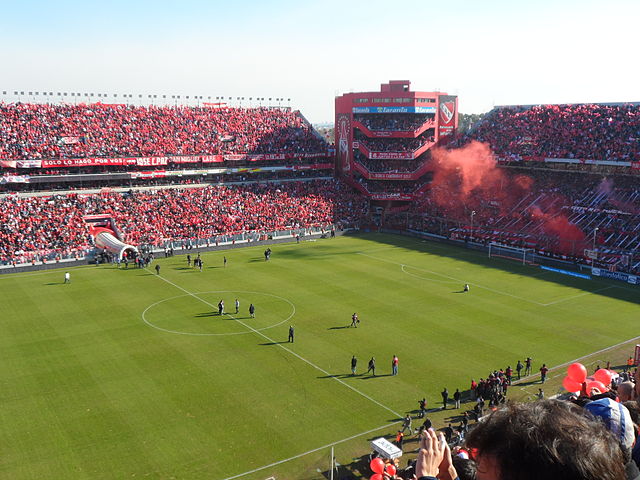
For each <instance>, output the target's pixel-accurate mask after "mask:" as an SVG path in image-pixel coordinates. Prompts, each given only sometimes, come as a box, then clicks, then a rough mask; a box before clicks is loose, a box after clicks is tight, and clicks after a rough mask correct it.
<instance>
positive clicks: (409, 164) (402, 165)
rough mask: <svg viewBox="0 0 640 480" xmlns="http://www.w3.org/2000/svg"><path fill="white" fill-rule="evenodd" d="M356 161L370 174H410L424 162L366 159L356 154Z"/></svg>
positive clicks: (417, 160)
mask: <svg viewBox="0 0 640 480" xmlns="http://www.w3.org/2000/svg"><path fill="white" fill-rule="evenodd" d="M354 159H355V160H356V161H357V162H359V163H361V164H362V165H363V166H364V167H365V168H366V169H367V170H369V171H370V172H376V173H408V172H415V171H416V170H417V169H418V168H419V167H420V166H421V165H422V164H423V163H424V160H423V159H422V158H420V159H417V158H416V159H412V160H376V159H370V158H366V157H365V156H364V155H362V153H360V152H355V155H354Z"/></svg>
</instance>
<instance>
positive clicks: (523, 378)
mask: <svg viewBox="0 0 640 480" xmlns="http://www.w3.org/2000/svg"><path fill="white" fill-rule="evenodd" d="M639 339H640V336H637V337H633V338H630V339H629V340H625V341H624V342H620V343H616V344H615V345H611V346H609V347H606V348H603V349H601V350H598V351H596V352H591V353H589V354H587V355H583V356H582V357H578V358H575V359H573V360H569V361H568V362H565V363H561V364H560V365H556V366H555V367H551V368H549V371H552V370H556V369H558V368H562V367H566V366H567V365H571V364H572V363H575V362H579V361H580V360H584V359H585V358H589V357H591V356H593V355H598V354H599V353H602V352H606V351H607V350H612V349H614V348H617V347H620V346H622V345H624V344H626V343H630V342H635V341H637V340H639ZM536 375H539V374H537V373H533V374H531V375H527V376H526V377H522V378H521V379H520V380H514V381H513V382H512V383H511V384H512V385H517V384H518V383H520V382H523V381H525V380H527V379H528V378H533V377H535V376H536Z"/></svg>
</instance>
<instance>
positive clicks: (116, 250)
mask: <svg viewBox="0 0 640 480" xmlns="http://www.w3.org/2000/svg"><path fill="white" fill-rule="evenodd" d="M84 221H85V223H86V224H87V227H88V228H89V234H90V235H91V236H92V237H93V239H94V241H95V244H96V246H97V247H98V248H103V249H105V250H106V251H108V252H110V253H112V254H113V255H116V256H117V258H118V259H120V260H122V259H123V258H124V257H125V255H126V256H127V257H132V256H133V257H136V256H137V255H138V249H137V248H136V247H134V246H133V245H128V244H126V243H124V239H123V237H122V235H121V234H120V231H119V230H118V228H117V227H116V223H115V221H114V220H113V218H111V216H110V215H85V217H84Z"/></svg>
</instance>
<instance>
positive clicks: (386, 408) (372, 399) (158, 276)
mask: <svg viewBox="0 0 640 480" xmlns="http://www.w3.org/2000/svg"><path fill="white" fill-rule="evenodd" d="M147 270H148V269H147ZM154 277H157V278H159V279H161V280H164V281H165V282H167V283H168V284H170V285H173V286H174V287H176V288H177V289H179V290H182V291H183V292H184V293H186V294H187V295H190V296H192V297H193V298H195V299H197V300H200V301H201V302H202V303H204V304H205V305H209V306H210V307H211V308H212V309H215V308H217V306H215V305H213V304H212V303H209V302H207V301H206V300H205V299H203V298H200V297H199V296H197V295H196V294H195V293H191V292H190V291H189V290H186V289H184V288H182V287H181V286H180V285H176V284H175V283H173V282H172V281H171V280H168V279H166V278H164V277H162V276H160V275H154ZM225 315H227V316H229V317H231V318H233V319H234V320H235V321H236V322H238V323H239V324H240V325H242V326H244V327H245V328H247V329H248V330H251V331H252V332H253V333H255V334H256V335H260V336H261V337H262V338H264V339H265V340H268V341H269V342H271V343H273V344H275V345H277V346H278V347H280V348H282V349H283V350H284V351H286V352H288V353H290V354H291V355H293V356H294V357H296V358H297V359H299V360H302V361H303V362H304V363H306V364H307V365H309V366H311V367H313V368H315V369H316V370H318V371H320V372H322V373H324V374H325V375H326V376H328V377H330V378H331V379H332V380H335V381H336V382H338V383H340V384H342V385H344V386H345V387H347V388H348V389H350V390H352V391H354V392H355V393H357V394H358V395H360V396H362V397H364V398H366V399H367V400H369V401H371V402H373V403H375V404H376V405H378V406H379V407H382V408H384V409H385V410H386V411H388V412H390V413H393V414H394V415H395V416H396V417H398V418H402V417H403V415H401V414H399V413H398V412H396V411H394V410H393V409H391V408H389V407H387V406H386V405H383V404H382V403H380V402H379V401H377V400H376V399H374V398H372V397H370V396H369V395H367V394H366V393H364V392H361V391H360V390H358V389H357V388H355V387H352V386H351V385H349V384H348V383H347V382H344V381H342V380H341V379H339V378H337V377H333V376H332V375H331V374H330V373H329V372H327V371H326V370H325V369H324V368H322V367H319V366H318V365H316V364H315V363H313V362H311V361H309V360H307V359H306V358H304V357H302V356H300V355H298V354H297V353H296V352H294V351H293V350H291V349H289V348H287V347H285V346H284V345H282V344H281V343H278V342H276V341H275V340H274V339H272V338H270V337H268V336H267V335H265V334H264V333H262V332H260V331H258V330H256V329H255V328H253V327H252V326H251V325H247V324H246V323H244V322H243V321H242V320H239V319H237V318H236V317H234V316H233V315H231V314H229V313H225Z"/></svg>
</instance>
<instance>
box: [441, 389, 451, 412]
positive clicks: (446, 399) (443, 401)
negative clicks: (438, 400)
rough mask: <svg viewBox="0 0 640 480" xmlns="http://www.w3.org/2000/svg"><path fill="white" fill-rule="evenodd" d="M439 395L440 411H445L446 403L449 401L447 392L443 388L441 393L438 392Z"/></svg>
mask: <svg viewBox="0 0 640 480" xmlns="http://www.w3.org/2000/svg"><path fill="white" fill-rule="evenodd" d="M440 395H442V409H443V410H446V409H447V402H448V401H449V390H447V389H446V388H445V389H444V390H443V391H442V392H440Z"/></svg>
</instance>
